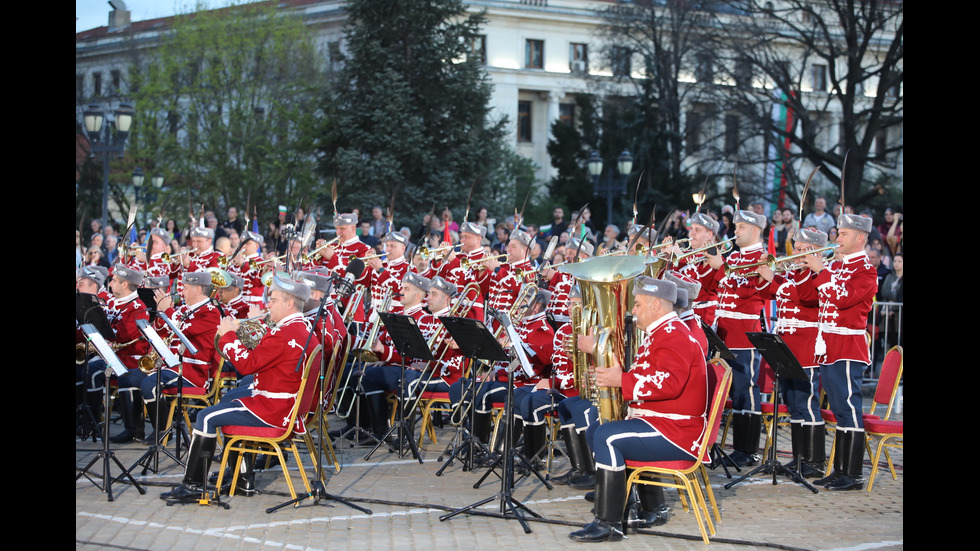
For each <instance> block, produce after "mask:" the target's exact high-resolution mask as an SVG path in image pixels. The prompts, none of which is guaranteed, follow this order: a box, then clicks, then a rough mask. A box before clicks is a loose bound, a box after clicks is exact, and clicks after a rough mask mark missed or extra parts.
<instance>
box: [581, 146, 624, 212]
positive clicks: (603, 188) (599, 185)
mask: <svg viewBox="0 0 980 551" xmlns="http://www.w3.org/2000/svg"><path fill="white" fill-rule="evenodd" d="M632 170H633V157H632V156H631V155H630V153H629V151H625V150H624V151H623V152H622V153H620V154H619V157H617V158H616V172H618V173H619V177H616V176H615V175H614V174H613V171H610V172H609V174H608V175H607V177H606V180H605V181H602V179H601V176H602V157H600V156H599V152H598V151H595V150H593V151H592V155H590V156H589V174H590V175H592V190H593V195H603V194H604V195H605V196H606V224H612V219H613V196H614V195H615V194H619V195H626V180H627V178H629V175H630V172H632Z"/></svg>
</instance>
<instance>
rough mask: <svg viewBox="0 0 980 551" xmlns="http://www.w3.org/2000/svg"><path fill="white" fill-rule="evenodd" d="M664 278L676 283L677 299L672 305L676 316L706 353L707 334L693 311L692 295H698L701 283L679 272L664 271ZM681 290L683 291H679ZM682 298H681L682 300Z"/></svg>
mask: <svg viewBox="0 0 980 551" xmlns="http://www.w3.org/2000/svg"><path fill="white" fill-rule="evenodd" d="M663 278H664V279H666V280H667V281H672V282H674V285H677V292H678V299H677V304H675V305H674V310H675V311H676V312H677V317H679V318H680V319H681V321H683V322H684V324H685V325H687V328H688V329H690V330H691V335H693V336H694V338H695V339H697V341H698V345H700V346H701V349H702V350H704V353H705V354H707V353H708V336H707V335H705V333H704V329H703V328H702V327H701V318H700V317H699V316H698V315H697V314H695V313H694V300H693V299H694V297H696V296H698V293H700V292H701V284H700V283H698V282H697V281H694V280H692V279H688V278H687V277H685V276H683V275H680V274H679V272H666V273H665V274H664V277H663ZM681 291H684V292H683V293H681ZM682 299H683V300H682Z"/></svg>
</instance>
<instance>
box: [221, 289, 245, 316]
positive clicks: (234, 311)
mask: <svg viewBox="0 0 980 551" xmlns="http://www.w3.org/2000/svg"><path fill="white" fill-rule="evenodd" d="M251 306H252V305H251V304H249V303H248V302H245V299H244V298H243V296H242V295H241V294H239V295H238V296H237V297H235V298H233V299H231V300H230V301H228V302H226V303H225V304H222V305H221V308H222V309H223V310H224V311H225V315H226V316H232V317H233V318H235V319H240V320H242V319H245V318H247V317H248V309H249V308H250V307H251Z"/></svg>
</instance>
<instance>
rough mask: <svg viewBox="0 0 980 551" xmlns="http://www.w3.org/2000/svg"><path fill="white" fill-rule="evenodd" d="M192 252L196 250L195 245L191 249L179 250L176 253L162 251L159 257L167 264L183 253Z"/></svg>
mask: <svg viewBox="0 0 980 551" xmlns="http://www.w3.org/2000/svg"><path fill="white" fill-rule="evenodd" d="M194 252H197V247H194V248H193V249H189V250H186V251H180V252H179V253H177V254H169V253H163V254H161V255H160V258H161V259H162V260H163V261H164V262H166V263H168V264H169V263H171V262H173V261H174V260H177V259H178V258H180V257H182V256H184V255H185V254H191V253H194Z"/></svg>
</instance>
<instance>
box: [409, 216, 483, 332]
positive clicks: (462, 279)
mask: <svg viewBox="0 0 980 551" xmlns="http://www.w3.org/2000/svg"><path fill="white" fill-rule="evenodd" d="M486 233H487V228H486V227H485V226H481V225H479V224H476V223H474V222H463V224H462V225H461V226H460V228H459V243H460V254H456V252H455V251H454V250H450V253H449V255H448V256H446V261H445V262H443V263H442V265H441V266H439V268H438V270H436V275H438V276H439V277H441V278H443V279H445V280H446V281H448V282H449V283H452V284H453V285H455V286H456V287H458V288H459V289H463V288H465V287H466V285H467V284H469V283H476V284H477V285H479V286H480V288H481V289H484V288H485V285H486V282H487V280H488V278H489V276H490V272H489V271H488V270H487V268H486V266H485V265H484V263H483V262H477V261H478V260H480V259H482V258H483V256H484V254H485V253H484V251H483V238H484V236H486ZM444 245H445V244H444ZM462 257H465V258H467V259H468V260H469V262H470V267H469V268H464V267H463V265H462ZM431 270H432V268H430V271H431ZM423 275H427V276H428V274H423ZM430 279H434V277H431V276H430ZM471 299H472V300H473V301H474V302H473V304H472V306H471V307H470V309H469V313H468V314H467V317H469V318H472V319H475V320H480V321H483V320H484V313H483V297H482V296H478V297H476V298H475V299H474V298H473V297H460V298H459V300H471Z"/></svg>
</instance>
